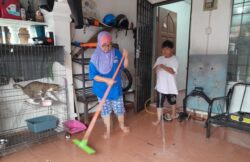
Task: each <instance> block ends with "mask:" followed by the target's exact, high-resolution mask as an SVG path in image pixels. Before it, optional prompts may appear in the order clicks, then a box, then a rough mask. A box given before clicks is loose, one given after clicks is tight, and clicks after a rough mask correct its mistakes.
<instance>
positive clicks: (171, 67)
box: [153, 40, 178, 125]
mask: <svg viewBox="0 0 250 162" xmlns="http://www.w3.org/2000/svg"><path fill="white" fill-rule="evenodd" d="M173 49H174V44H173V42H171V41H169V40H166V41H164V42H163V43H162V56H160V57H158V58H157V60H156V62H155V64H154V67H153V69H154V70H156V86H155V89H156V91H157V103H156V104H157V120H156V121H155V122H153V124H154V125H158V124H159V123H160V121H161V118H162V113H163V107H164V106H163V104H164V101H165V99H166V98H167V100H168V103H169V104H170V105H171V108H172V115H171V116H169V117H168V120H172V119H174V118H176V96H177V95H178V89H177V84H176V74H177V71H178V60H177V58H176V56H174V55H173Z"/></svg>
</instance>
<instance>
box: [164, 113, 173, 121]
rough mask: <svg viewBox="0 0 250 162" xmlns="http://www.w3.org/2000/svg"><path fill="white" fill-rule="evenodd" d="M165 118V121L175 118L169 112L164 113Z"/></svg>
mask: <svg viewBox="0 0 250 162" xmlns="http://www.w3.org/2000/svg"><path fill="white" fill-rule="evenodd" d="M163 119H164V120H165V121H171V120H173V119H172V117H171V115H170V114H168V113H166V114H163Z"/></svg>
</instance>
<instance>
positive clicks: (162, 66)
mask: <svg viewBox="0 0 250 162" xmlns="http://www.w3.org/2000/svg"><path fill="white" fill-rule="evenodd" d="M158 67H159V68H162V69H164V68H166V66H165V65H163V64H160V65H158Z"/></svg>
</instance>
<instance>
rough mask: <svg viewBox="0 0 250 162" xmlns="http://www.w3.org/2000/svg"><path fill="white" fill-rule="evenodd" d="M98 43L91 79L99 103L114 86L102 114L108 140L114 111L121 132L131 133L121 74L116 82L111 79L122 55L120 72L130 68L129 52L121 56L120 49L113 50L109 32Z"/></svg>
mask: <svg viewBox="0 0 250 162" xmlns="http://www.w3.org/2000/svg"><path fill="white" fill-rule="evenodd" d="M97 41H98V42H97V47H96V49H95V51H94V53H93V55H92V57H91V60H90V64H89V78H90V79H91V80H93V93H94V94H95V95H96V96H97V97H98V100H99V101H100V100H101V99H102V97H103V95H104V93H105V91H106V89H107V87H108V85H113V86H112V88H111V90H110V93H109V95H108V97H107V99H106V102H105V103H104V106H103V108H102V112H101V116H102V118H103V120H104V124H105V126H106V133H105V134H104V138H105V139H107V138H109V137H110V130H111V124H110V115H111V113H112V111H114V113H115V114H116V116H117V118H118V121H119V126H120V128H121V130H122V131H123V132H125V133H127V132H129V128H128V127H126V126H125V124H124V112H125V110H124V104H123V95H122V83H121V75H120V72H119V73H118V75H117V77H116V79H115V80H114V81H113V80H112V79H111V78H112V76H113V74H114V73H115V71H116V68H117V66H118V64H119V62H120V60H121V59H122V55H123V56H124V57H125V59H124V63H123V65H122V66H121V69H120V70H122V69H123V68H126V67H128V52H127V51H126V50H125V49H124V50H123V54H121V53H120V51H119V50H118V49H115V48H113V47H112V36H111V34H110V33H108V32H105V31H103V32H100V33H99V34H98V38H97Z"/></svg>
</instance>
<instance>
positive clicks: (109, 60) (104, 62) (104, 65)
mask: <svg viewBox="0 0 250 162" xmlns="http://www.w3.org/2000/svg"><path fill="white" fill-rule="evenodd" d="M111 41H112V36H111V34H110V33H108V32H106V31H102V32H100V33H99V34H98V37H97V47H96V49H95V51H94V53H93V55H92V57H91V60H90V62H92V63H93V64H94V65H95V67H96V69H97V70H98V71H99V72H100V73H102V74H107V73H109V72H110V71H111V69H112V66H113V61H114V57H115V51H114V49H113V48H112V49H111V50H110V51H108V52H107V53H105V52H104V51H103V50H102V48H101V47H102V45H103V44H104V43H108V42H111Z"/></svg>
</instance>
